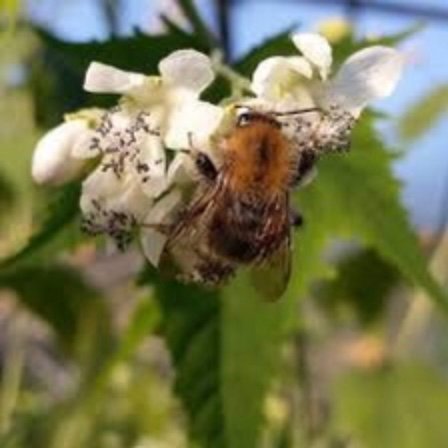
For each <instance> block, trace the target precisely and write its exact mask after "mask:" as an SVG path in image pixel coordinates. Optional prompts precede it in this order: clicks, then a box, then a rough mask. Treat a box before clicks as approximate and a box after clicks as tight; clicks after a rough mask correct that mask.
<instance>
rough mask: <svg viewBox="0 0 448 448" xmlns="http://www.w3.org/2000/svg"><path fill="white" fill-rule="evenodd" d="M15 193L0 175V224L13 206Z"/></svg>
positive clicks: (0, 174)
mask: <svg viewBox="0 0 448 448" xmlns="http://www.w3.org/2000/svg"><path fill="white" fill-rule="evenodd" d="M15 197H16V193H15V191H14V189H13V188H12V187H11V184H10V183H9V181H8V180H7V179H6V178H5V177H4V176H3V174H2V173H0V222H2V221H3V220H4V219H5V213H6V212H7V210H8V209H10V208H11V207H12V205H13V204H14V200H15Z"/></svg>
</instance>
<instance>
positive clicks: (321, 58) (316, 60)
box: [292, 33, 333, 79]
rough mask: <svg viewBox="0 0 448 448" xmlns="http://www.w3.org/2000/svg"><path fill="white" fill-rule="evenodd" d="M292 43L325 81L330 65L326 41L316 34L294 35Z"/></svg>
mask: <svg viewBox="0 0 448 448" xmlns="http://www.w3.org/2000/svg"><path fill="white" fill-rule="evenodd" d="M292 41H293V42H294V45H295V46H296V47H297V48H298V50H299V51H300V52H301V53H302V54H303V56H304V57H305V58H306V59H307V60H308V61H309V62H310V63H311V64H312V65H314V66H315V67H316V68H317V70H318V71H319V73H320V76H321V78H322V79H326V77H327V76H328V73H329V71H330V67H331V64H332V61H333V59H332V50H331V46H330V44H329V43H328V40H327V39H326V38H325V37H324V36H322V35H320V34H317V33H295V34H293V35H292Z"/></svg>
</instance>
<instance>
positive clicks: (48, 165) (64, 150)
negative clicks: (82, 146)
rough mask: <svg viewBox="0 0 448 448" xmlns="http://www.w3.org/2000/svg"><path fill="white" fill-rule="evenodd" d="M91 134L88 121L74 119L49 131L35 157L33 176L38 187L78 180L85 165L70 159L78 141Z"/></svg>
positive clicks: (38, 147)
mask: <svg viewBox="0 0 448 448" xmlns="http://www.w3.org/2000/svg"><path fill="white" fill-rule="evenodd" d="M88 132H90V130H89V128H88V124H87V122H86V121H85V120H71V121H68V122H66V123H63V124H61V125H59V126H57V127H56V128H54V129H52V130H51V131H49V132H47V133H46V134H45V135H44V136H43V137H42V138H41V139H40V140H39V142H38V144H37V146H36V149H35V150H34V154H33V162H32V168H31V171H32V176H33V179H34V180H35V181H36V182H37V183H39V184H48V185H61V184H63V183H65V182H68V181H70V180H72V179H75V178H76V177H77V176H78V175H79V174H80V173H81V171H82V168H83V167H84V164H85V162H84V161H83V160H78V159H76V158H73V157H72V156H71V151H72V148H73V147H74V145H75V144H76V142H77V141H78V140H79V139H80V138H83V136H84V135H85V134H86V133H88Z"/></svg>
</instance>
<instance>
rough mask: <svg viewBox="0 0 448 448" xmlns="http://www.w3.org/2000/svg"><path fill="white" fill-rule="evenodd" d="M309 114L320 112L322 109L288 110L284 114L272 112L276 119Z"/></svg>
mask: <svg viewBox="0 0 448 448" xmlns="http://www.w3.org/2000/svg"><path fill="white" fill-rule="evenodd" d="M310 112H322V109H321V108H320V107H309V108H308V109H297V110H288V111H286V112H273V115H275V116H277V117H285V116H288V115H300V114H307V113H310Z"/></svg>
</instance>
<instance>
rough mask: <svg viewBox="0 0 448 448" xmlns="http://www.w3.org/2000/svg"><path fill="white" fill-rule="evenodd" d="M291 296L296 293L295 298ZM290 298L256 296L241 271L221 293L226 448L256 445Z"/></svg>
mask: <svg viewBox="0 0 448 448" xmlns="http://www.w3.org/2000/svg"><path fill="white" fill-rule="evenodd" d="M295 298H296V297H295ZM291 299H292V298H291V297H289V298H288V297H284V298H283V299H282V300H279V301H277V302H266V301H264V300H263V299H262V298H260V297H259V296H258V295H257V294H256V292H255V291H254V289H253V287H252V286H251V282H250V281H249V280H248V279H247V278H246V276H245V275H241V276H240V277H239V278H237V279H236V281H235V282H233V283H232V284H230V285H229V286H228V287H227V288H225V289H224V291H223V293H222V318H221V322H222V324H221V328H222V342H221V350H222V360H221V363H222V367H221V379H222V400H223V409H224V416H225V428H226V437H227V438H226V440H227V442H228V446H229V447H232V448H233V447H234V448H244V447H256V446H260V443H261V442H260V433H261V430H262V428H263V423H264V415H263V410H264V403H265V398H266V393H267V392H268V390H269V388H270V387H271V386H272V384H273V381H275V380H276V379H277V377H278V375H279V373H280V371H281V366H282V363H281V356H280V352H281V349H282V347H283V344H282V343H283V342H284V340H285V335H286V330H287V324H288V321H289V319H288V316H289V314H290V312H291V311H292V312H294V310H291V309H290V307H289V306H290V303H291Z"/></svg>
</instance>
